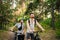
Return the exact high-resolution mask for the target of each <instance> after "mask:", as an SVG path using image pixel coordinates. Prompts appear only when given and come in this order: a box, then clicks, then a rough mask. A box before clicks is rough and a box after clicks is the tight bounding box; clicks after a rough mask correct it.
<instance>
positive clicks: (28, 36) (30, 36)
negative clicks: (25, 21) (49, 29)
mask: <svg viewBox="0 0 60 40" xmlns="http://www.w3.org/2000/svg"><path fill="white" fill-rule="evenodd" d="M26 37H27V39H30V38H31V40H34V33H27V36H26Z"/></svg>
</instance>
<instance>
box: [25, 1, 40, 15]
mask: <svg viewBox="0 0 60 40" xmlns="http://www.w3.org/2000/svg"><path fill="white" fill-rule="evenodd" d="M39 3H40V1H39V0H34V2H33V3H30V4H29V5H28V8H27V10H26V12H25V14H28V13H31V12H32V11H35V9H36V8H37V7H38V5H39Z"/></svg>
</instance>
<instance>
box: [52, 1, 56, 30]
mask: <svg viewBox="0 0 60 40" xmlns="http://www.w3.org/2000/svg"><path fill="white" fill-rule="evenodd" d="M51 16H52V19H51V27H52V28H53V30H55V17H54V3H53V2H52V5H51Z"/></svg>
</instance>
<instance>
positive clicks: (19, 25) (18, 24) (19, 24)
mask: <svg viewBox="0 0 60 40" xmlns="http://www.w3.org/2000/svg"><path fill="white" fill-rule="evenodd" d="M15 26H16V27H17V28H18V29H19V28H20V27H21V23H16V24H15ZM23 29H24V23H22V29H21V30H18V31H17V35H20V33H22V32H23Z"/></svg>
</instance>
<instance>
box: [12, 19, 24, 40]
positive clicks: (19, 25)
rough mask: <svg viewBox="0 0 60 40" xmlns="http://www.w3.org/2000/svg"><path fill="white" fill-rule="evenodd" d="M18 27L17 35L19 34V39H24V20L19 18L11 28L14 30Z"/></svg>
mask: <svg viewBox="0 0 60 40" xmlns="http://www.w3.org/2000/svg"><path fill="white" fill-rule="evenodd" d="M15 27H16V28H17V29H18V30H17V35H18V40H24V35H23V33H24V23H23V20H22V19H21V20H19V22H18V23H16V24H15V26H14V27H13V28H12V29H11V30H12V31H13V29H14V28H15Z"/></svg>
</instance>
